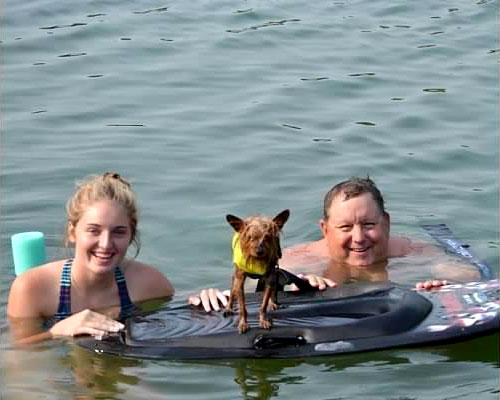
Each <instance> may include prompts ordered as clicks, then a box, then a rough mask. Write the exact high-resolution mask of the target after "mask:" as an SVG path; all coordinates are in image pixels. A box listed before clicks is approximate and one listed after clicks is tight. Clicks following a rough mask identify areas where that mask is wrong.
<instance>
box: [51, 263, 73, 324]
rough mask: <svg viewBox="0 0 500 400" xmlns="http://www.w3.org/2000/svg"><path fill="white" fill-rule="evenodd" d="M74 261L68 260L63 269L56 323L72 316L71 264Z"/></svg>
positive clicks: (55, 317)
mask: <svg viewBox="0 0 500 400" xmlns="http://www.w3.org/2000/svg"><path fill="white" fill-rule="evenodd" d="M72 263H73V259H72V258H70V259H68V260H67V261H66V262H65V263H64V265H63V269H62V273H61V284H60V289H59V307H58V308H57V313H56V315H55V316H54V319H55V320H56V321H60V320H62V319H65V318H68V317H69V316H70V315H71V264H72Z"/></svg>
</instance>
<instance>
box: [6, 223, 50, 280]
mask: <svg viewBox="0 0 500 400" xmlns="http://www.w3.org/2000/svg"><path fill="white" fill-rule="evenodd" d="M11 244H12V256H13V258H14V269H15V272H16V275H17V276H19V275H21V274H22V273H23V272H25V271H26V270H28V269H30V268H32V267H36V266H38V265H41V264H44V263H45V261H46V256H45V238H44V235H43V233H42V232H22V233H16V234H15V235H12V237H11Z"/></svg>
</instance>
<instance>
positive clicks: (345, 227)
mask: <svg viewBox="0 0 500 400" xmlns="http://www.w3.org/2000/svg"><path fill="white" fill-rule="evenodd" d="M339 229H340V230H341V231H344V232H347V231H349V230H350V229H351V225H340V226H339Z"/></svg>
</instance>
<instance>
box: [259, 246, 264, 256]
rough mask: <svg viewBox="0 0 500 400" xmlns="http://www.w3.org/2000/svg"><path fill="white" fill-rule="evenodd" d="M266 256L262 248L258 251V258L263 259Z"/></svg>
mask: <svg viewBox="0 0 500 400" xmlns="http://www.w3.org/2000/svg"><path fill="white" fill-rule="evenodd" d="M263 255H264V248H263V247H260V246H259V248H258V249H257V257H262V256H263Z"/></svg>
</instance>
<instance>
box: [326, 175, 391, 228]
mask: <svg viewBox="0 0 500 400" xmlns="http://www.w3.org/2000/svg"><path fill="white" fill-rule="evenodd" d="M365 193H370V194H371V195H372V198H373V200H374V201H375V203H376V204H377V206H378V208H379V210H380V211H381V212H382V213H383V214H384V215H387V212H386V211H385V206H384V198H383V197H382V193H380V190H379V189H378V188H377V185H375V182H373V181H372V180H371V179H370V177H368V176H367V177H366V178H359V177H356V176H355V177H352V178H350V179H348V180H346V181H343V182H340V183H338V184H337V185H335V186H334V187H332V188H331V189H330V190H329V191H328V193H327V194H326V195H325V199H324V201H323V218H324V219H328V217H329V215H328V210H329V209H330V206H331V205H332V202H333V200H335V199H337V198H339V197H340V196H342V201H345V200H349V199H352V198H354V197H358V196H361V195H362V194H365Z"/></svg>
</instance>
